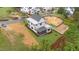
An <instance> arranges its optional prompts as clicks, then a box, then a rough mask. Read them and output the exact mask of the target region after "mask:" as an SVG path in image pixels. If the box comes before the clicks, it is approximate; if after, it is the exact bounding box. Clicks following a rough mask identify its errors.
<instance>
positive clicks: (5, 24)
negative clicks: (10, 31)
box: [0, 18, 24, 27]
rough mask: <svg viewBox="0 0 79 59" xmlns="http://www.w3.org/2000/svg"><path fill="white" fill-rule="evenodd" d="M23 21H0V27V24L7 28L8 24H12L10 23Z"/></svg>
mask: <svg viewBox="0 0 79 59" xmlns="http://www.w3.org/2000/svg"><path fill="white" fill-rule="evenodd" d="M23 20H24V19H23V18H21V19H16V20H8V21H0V27H3V26H2V24H4V26H7V25H8V24H12V23H18V22H22V21H23Z"/></svg>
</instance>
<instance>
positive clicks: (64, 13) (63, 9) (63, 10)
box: [57, 7, 67, 18]
mask: <svg viewBox="0 0 79 59" xmlns="http://www.w3.org/2000/svg"><path fill="white" fill-rule="evenodd" d="M57 13H58V14H62V15H63V16H64V17H65V18H66V17H67V13H66V10H65V8H63V7H60V8H59V9H58V12H57Z"/></svg>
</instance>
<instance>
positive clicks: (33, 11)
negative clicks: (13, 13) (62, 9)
mask: <svg viewBox="0 0 79 59" xmlns="http://www.w3.org/2000/svg"><path fill="white" fill-rule="evenodd" d="M52 10H54V8H52V7H22V8H21V12H23V13H28V14H41V13H51V12H52Z"/></svg>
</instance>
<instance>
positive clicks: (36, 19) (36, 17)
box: [31, 14, 42, 22]
mask: <svg viewBox="0 0 79 59" xmlns="http://www.w3.org/2000/svg"><path fill="white" fill-rule="evenodd" d="M31 18H32V19H34V20H35V21H37V22H39V21H40V20H41V18H42V17H41V16H40V15H36V14H32V15H31Z"/></svg>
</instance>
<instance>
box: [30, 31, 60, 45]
mask: <svg viewBox="0 0 79 59" xmlns="http://www.w3.org/2000/svg"><path fill="white" fill-rule="evenodd" d="M29 32H31V34H32V35H33V36H34V37H35V38H36V39H37V41H38V42H39V44H40V45H41V44H43V43H45V44H47V45H48V47H49V46H51V45H52V44H53V43H55V41H56V40H57V39H58V38H59V37H60V36H61V35H60V34H59V33H57V32H55V31H54V30H52V32H51V33H49V34H46V35H43V36H37V35H36V34H34V32H32V31H31V30H29Z"/></svg>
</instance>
